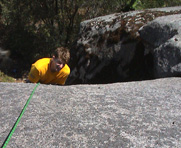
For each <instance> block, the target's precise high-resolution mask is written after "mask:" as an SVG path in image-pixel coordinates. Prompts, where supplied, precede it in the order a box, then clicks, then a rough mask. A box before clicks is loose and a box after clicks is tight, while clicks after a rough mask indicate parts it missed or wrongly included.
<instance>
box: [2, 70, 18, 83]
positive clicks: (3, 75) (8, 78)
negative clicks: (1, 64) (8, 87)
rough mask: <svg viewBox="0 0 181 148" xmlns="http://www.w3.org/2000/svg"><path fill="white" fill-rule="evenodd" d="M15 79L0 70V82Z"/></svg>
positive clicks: (13, 80)
mask: <svg viewBox="0 0 181 148" xmlns="http://www.w3.org/2000/svg"><path fill="white" fill-rule="evenodd" d="M15 81H16V80H15V79H14V78H12V77H9V76H7V75H5V74H4V73H3V72H1V71H0V82H15Z"/></svg>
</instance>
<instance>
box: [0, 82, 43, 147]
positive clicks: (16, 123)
mask: <svg viewBox="0 0 181 148" xmlns="http://www.w3.org/2000/svg"><path fill="white" fill-rule="evenodd" d="M39 84H40V83H37V84H36V86H35V87H34V89H33V91H32V93H31V95H30V97H29V99H28V100H27V102H26V104H25V105H24V107H23V109H22V111H21V113H20V115H19V117H18V119H17V120H16V122H15V123H14V125H13V127H12V129H11V131H10V132H9V135H8V136H7V137H6V139H5V141H4V143H3V145H2V146H1V148H5V147H6V146H7V144H8V143H9V141H10V139H11V137H12V135H13V133H14V131H15V130H16V127H17V125H18V123H19V122H20V120H21V117H22V116H23V114H24V112H25V110H26V108H27V106H28V104H29V102H30V100H31V98H32V96H33V94H34V92H35V90H36V88H37V87H38V85H39Z"/></svg>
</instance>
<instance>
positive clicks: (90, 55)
mask: <svg viewBox="0 0 181 148" xmlns="http://www.w3.org/2000/svg"><path fill="white" fill-rule="evenodd" d="M173 14H180V15H181V7H169V8H159V9H148V10H143V11H132V12H127V13H115V14H111V15H107V16H102V17H97V18H94V19H91V20H86V21H83V22H82V23H81V25H80V35H79V37H78V39H77V42H76V44H75V46H73V49H72V50H71V52H72V53H71V61H70V66H71V74H70V77H69V78H68V80H67V84H82V83H86V84H90V83H92V84H98V83H99V84H100V83H112V82H123V81H133V80H134V81H135V80H145V79H153V78H157V76H156V75H154V70H153V69H154V67H155V65H154V64H156V62H154V58H153V55H152V54H151V53H147V54H145V53H146V52H147V50H148V49H145V44H143V42H142V38H140V34H139V32H138V31H139V29H140V28H141V27H142V26H144V25H146V24H147V23H148V22H151V21H153V20H154V19H156V18H158V17H161V16H168V15H173ZM172 19H175V18H174V17H173V18H172ZM177 20H178V19H176V20H175V21H177ZM158 33H159V32H158ZM159 35H160V34H158V35H157V36H159ZM164 35H165V34H163V35H162V36H161V37H163V36H164ZM147 38H154V37H153V36H150V35H149V34H147ZM179 42H180V41H179ZM179 48H180V46H179ZM175 65H177V64H175ZM176 68H177V67H176ZM172 76H176V75H172ZM177 76H178V75H177Z"/></svg>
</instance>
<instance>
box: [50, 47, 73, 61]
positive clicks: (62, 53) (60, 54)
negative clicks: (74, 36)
mask: <svg viewBox="0 0 181 148" xmlns="http://www.w3.org/2000/svg"><path fill="white" fill-rule="evenodd" d="M53 55H54V56H55V58H58V59H61V60H63V62H64V63H66V64H67V63H68V62H69V59H70V52H69V49H68V48H66V47H58V48H56V49H55V51H54V53H53Z"/></svg>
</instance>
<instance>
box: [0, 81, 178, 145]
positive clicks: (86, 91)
mask: <svg viewBox="0 0 181 148" xmlns="http://www.w3.org/2000/svg"><path fill="white" fill-rule="evenodd" d="M180 84H181V79H180V78H168V79H158V80H152V81H142V82H129V83H115V84H107V85H72V86H54V85H42V84H41V85H39V86H38V88H37V89H36V91H35V93H34V95H33V97H32V99H31V101H30V104H29V105H28V107H27V110H26V111H25V113H24V115H23V117H22V119H21V121H20V123H19V124H18V126H17V129H16V130H15V133H14V134H13V136H12V138H11V140H10V142H9V144H8V145H7V148H17V147H22V148H35V147H36V148H50V147H51V148H53V147H56V148H59V147H60V148H69V147H73V148H74V147H75V148H78V147H80V148H92V147H100V148H105V147H111V148H130V147H133V148H140V147H161V148H167V147H175V148H176V147H178V148H179V147H181V112H180V106H181V93H180V90H181V85H180ZM34 87H35V84H27V83H0V90H1V91H0V145H1V144H2V143H3V141H4V140H5V138H6V136H7V135H8V133H9V131H10V129H11V128H12V126H13V124H14V122H15V121H16V119H17V117H18V115H19V113H20V112H21V109H22V108H23V106H24V104H25V102H26V100H27V99H28V97H29V95H30V94H31V91H32V90H33V88H34Z"/></svg>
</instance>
